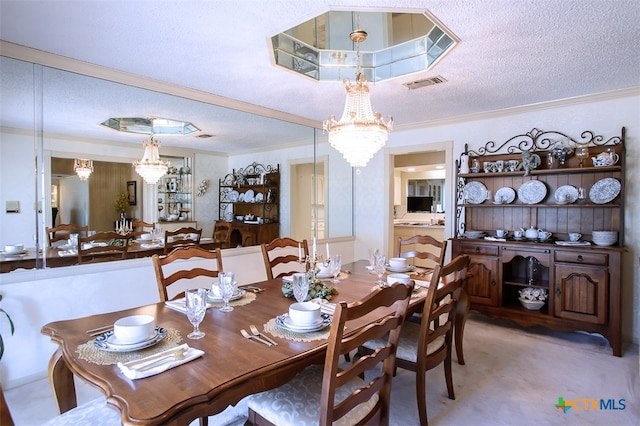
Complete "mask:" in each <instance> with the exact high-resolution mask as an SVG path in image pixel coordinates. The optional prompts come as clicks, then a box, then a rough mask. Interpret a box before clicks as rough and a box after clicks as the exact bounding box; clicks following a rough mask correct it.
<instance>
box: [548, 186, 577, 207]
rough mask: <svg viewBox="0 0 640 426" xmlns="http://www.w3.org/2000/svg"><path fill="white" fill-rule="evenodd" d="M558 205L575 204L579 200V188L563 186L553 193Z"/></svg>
mask: <svg viewBox="0 0 640 426" xmlns="http://www.w3.org/2000/svg"><path fill="white" fill-rule="evenodd" d="M553 196H554V198H555V199H556V202H557V203H561V204H562V203H565V204H567V203H575V202H576V201H577V200H578V188H576V187H575V186H572V185H562V186H561V187H559V188H558V189H556V192H554V193H553Z"/></svg>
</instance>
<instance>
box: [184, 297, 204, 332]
mask: <svg viewBox="0 0 640 426" xmlns="http://www.w3.org/2000/svg"><path fill="white" fill-rule="evenodd" d="M184 295H185V302H186V305H187V318H188V319H189V322H190V323H191V324H193V332H191V333H189V334H187V337H188V338H189V339H201V338H203V337H204V333H203V332H202V331H200V329H199V328H198V327H199V326H200V323H201V322H202V320H203V319H204V314H205V313H206V312H207V299H206V298H207V289H205V288H195V289H189V290H187V291H185V292H184Z"/></svg>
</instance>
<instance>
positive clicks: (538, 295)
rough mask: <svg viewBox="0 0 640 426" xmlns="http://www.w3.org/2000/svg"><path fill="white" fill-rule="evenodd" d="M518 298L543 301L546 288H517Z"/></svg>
mask: <svg viewBox="0 0 640 426" xmlns="http://www.w3.org/2000/svg"><path fill="white" fill-rule="evenodd" d="M518 293H520V298H521V299H523V300H529V301H532V302H537V301H540V302H544V301H545V300H547V290H546V289H544V288H534V287H527V288H525V289H522V290H519V291H518Z"/></svg>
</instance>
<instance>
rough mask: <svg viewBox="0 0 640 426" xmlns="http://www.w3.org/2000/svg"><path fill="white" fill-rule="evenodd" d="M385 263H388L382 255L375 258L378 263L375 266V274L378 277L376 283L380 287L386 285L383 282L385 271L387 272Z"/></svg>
mask: <svg viewBox="0 0 640 426" xmlns="http://www.w3.org/2000/svg"><path fill="white" fill-rule="evenodd" d="M385 261H386V258H385V257H384V256H382V255H380V254H379V255H377V256H376V258H375V262H376V263H375V265H374V272H375V273H376V275H377V276H378V280H377V281H376V284H378V285H379V286H380V287H384V286H385V285H386V283H385V282H384V281H383V280H382V276H383V275H384V271H385Z"/></svg>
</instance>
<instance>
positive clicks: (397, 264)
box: [389, 257, 407, 269]
mask: <svg viewBox="0 0 640 426" xmlns="http://www.w3.org/2000/svg"><path fill="white" fill-rule="evenodd" d="M389 266H391V267H392V268H393V269H400V268H406V267H407V259H405V258H402V257H392V258H391V259H389Z"/></svg>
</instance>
